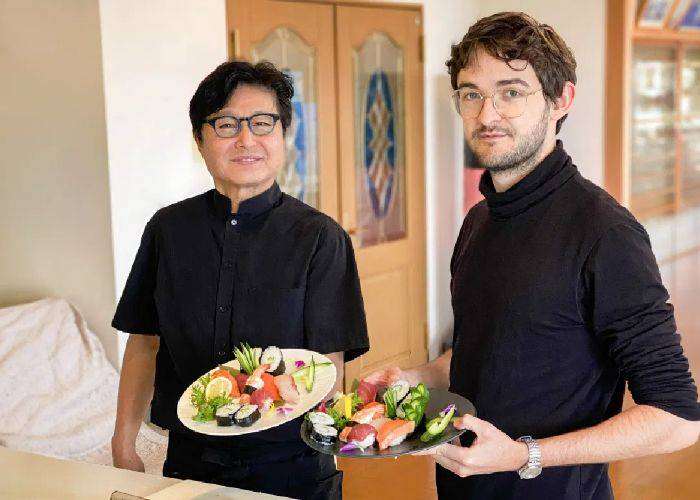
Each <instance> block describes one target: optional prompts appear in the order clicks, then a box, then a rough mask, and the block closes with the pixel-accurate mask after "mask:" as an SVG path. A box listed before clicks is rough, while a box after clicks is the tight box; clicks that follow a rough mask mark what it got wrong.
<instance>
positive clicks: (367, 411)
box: [352, 402, 384, 424]
mask: <svg viewBox="0 0 700 500" xmlns="http://www.w3.org/2000/svg"><path fill="white" fill-rule="evenodd" d="M382 415H384V405H383V404H381V403H375V402H372V403H369V404H367V405H365V406H364V408H362V409H361V410H359V411H358V412H357V413H355V414H354V415H353V416H352V421H353V422H357V423H358V424H369V423H370V422H371V421H372V420H374V419H375V418H377V417H380V416H382Z"/></svg>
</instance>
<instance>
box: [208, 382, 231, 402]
mask: <svg viewBox="0 0 700 500" xmlns="http://www.w3.org/2000/svg"><path fill="white" fill-rule="evenodd" d="M231 389H233V384H232V383H231V381H230V380H229V379H227V378H226V377H216V378H213V379H211V381H210V382H209V383H208V384H207V388H206V390H205V391H204V395H205V396H206V398H207V401H211V400H212V399H214V398H216V397H219V396H228V395H229V394H231Z"/></svg>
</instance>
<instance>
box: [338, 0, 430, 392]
mask: <svg viewBox="0 0 700 500" xmlns="http://www.w3.org/2000/svg"><path fill="white" fill-rule="evenodd" d="M336 27H337V31H336V36H337V38H336V40H337V41H336V46H337V54H338V56H337V62H338V103H339V104H338V118H339V137H340V141H339V148H340V172H341V173H340V177H341V214H342V217H341V220H342V223H343V226H344V228H345V229H346V230H347V231H348V232H349V233H350V234H351V236H352V238H353V243H354V246H355V253H356V256H357V262H358V268H359V272H360V278H361V281H362V293H363V295H364V297H365V302H366V305H365V307H366V310H367V322H368V327H369V335H370V344H371V350H370V352H369V353H368V354H367V355H365V356H364V357H363V358H361V359H360V360H357V361H354V362H352V363H349V364H348V365H347V367H346V370H347V375H346V386H347V385H349V383H350V382H351V381H352V379H353V378H361V377H362V376H364V375H366V374H368V373H370V372H372V371H374V370H377V369H379V368H382V367H384V366H390V365H399V366H402V367H407V366H413V365H417V364H420V363H423V362H424V361H425V360H426V357H427V356H426V355H427V353H426V347H425V342H426V337H425V335H426V304H425V294H426V290H425V215H424V214H425V210H424V203H425V201H424V200H425V194H424V188H423V186H424V173H423V138H422V133H423V129H422V127H423V90H422V64H421V62H420V60H419V44H420V14H419V13H418V12H417V11H409V10H398V9H396V10H393V9H386V8H362V7H343V6H340V7H337V8H336Z"/></svg>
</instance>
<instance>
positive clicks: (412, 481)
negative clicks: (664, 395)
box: [339, 252, 700, 500]
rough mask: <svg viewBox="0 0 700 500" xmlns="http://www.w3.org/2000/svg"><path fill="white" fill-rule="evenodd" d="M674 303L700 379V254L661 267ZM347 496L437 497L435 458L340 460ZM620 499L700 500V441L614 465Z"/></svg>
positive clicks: (685, 344)
mask: <svg viewBox="0 0 700 500" xmlns="http://www.w3.org/2000/svg"><path fill="white" fill-rule="evenodd" d="M661 272H662V275H663V279H664V283H665V284H666V286H667V288H668V289H669V292H670V294H671V301H672V302H673V304H674V305H675V307H676V320H677V322H678V330H679V332H681V335H682V339H683V347H684V349H685V351H686V355H687V356H688V359H689V360H690V367H691V370H692V372H693V375H694V377H695V380H696V382H697V381H698V380H699V379H700V252H695V253H692V254H690V255H686V256H683V257H681V258H678V259H676V260H674V261H671V262H668V263H666V264H664V265H662V266H661ZM339 466H340V468H341V469H343V470H344V472H345V480H344V484H343V493H344V497H345V498H346V499H348V500H362V499H374V498H382V499H383V500H391V499H394V498H396V499H401V500H413V499H416V500H417V499H433V498H435V497H436V494H435V485H434V472H433V467H434V466H433V462H432V461H431V460H430V459H429V458H426V457H407V458H400V459H397V460H340V462H339ZM611 476H612V482H613V487H614V489H615V497H616V498H617V499H618V500H632V499H634V500H657V499H658V500H661V499H663V500H666V499H673V500H686V499H687V500H691V499H696V498H700V444H696V445H695V446H693V447H691V448H689V449H687V450H683V451H681V452H679V453H675V454H672V455H664V456H658V457H650V458H643V459H638V460H628V461H625V462H619V463H615V464H612V466H611Z"/></svg>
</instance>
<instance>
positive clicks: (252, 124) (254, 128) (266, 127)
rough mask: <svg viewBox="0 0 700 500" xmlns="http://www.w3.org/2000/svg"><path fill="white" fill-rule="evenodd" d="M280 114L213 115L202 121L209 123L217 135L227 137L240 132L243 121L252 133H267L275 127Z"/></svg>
mask: <svg viewBox="0 0 700 500" xmlns="http://www.w3.org/2000/svg"><path fill="white" fill-rule="evenodd" d="M279 119H280V115H278V114H276V113H255V114H254V115H250V116H240V117H237V116H215V117H214V118H210V119H209V120H205V121H204V123H207V124H209V125H211V127H212V128H213V129H214V132H215V133H216V135H217V136H219V137H221V138H223V139H228V138H231V137H236V136H237V135H238V134H240V133H241V128H242V127H243V122H246V123H247V124H248V129H249V130H250V131H251V132H252V133H253V135H268V134H270V133H272V131H273V130H274V129H275V125H276V124H277V121H278V120H279Z"/></svg>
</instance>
